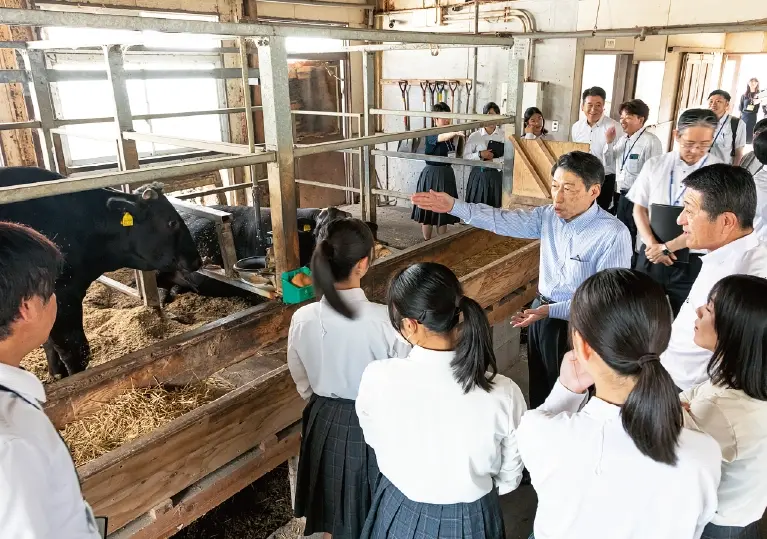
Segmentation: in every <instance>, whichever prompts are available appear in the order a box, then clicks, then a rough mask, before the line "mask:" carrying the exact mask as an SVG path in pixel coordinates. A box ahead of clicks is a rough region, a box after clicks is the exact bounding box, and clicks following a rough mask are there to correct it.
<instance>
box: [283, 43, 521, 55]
mask: <svg viewBox="0 0 767 539" xmlns="http://www.w3.org/2000/svg"><path fill="white" fill-rule="evenodd" d="M497 46H498V45H480V47H497ZM467 47H469V45H456V44H454V43H443V44H441V45H434V44H432V43H381V44H376V45H347V46H344V47H338V49H336V50H338V51H342V52H382V51H423V50H440V49H465V48H467ZM507 47H511V45H509V44H506V45H504V48H507ZM297 54H300V53H297Z"/></svg>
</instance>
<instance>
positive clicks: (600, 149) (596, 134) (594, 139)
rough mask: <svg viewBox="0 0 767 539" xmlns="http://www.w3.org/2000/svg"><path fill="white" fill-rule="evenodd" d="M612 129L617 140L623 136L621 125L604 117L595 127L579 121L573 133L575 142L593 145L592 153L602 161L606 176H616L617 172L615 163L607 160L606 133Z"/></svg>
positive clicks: (584, 121)
mask: <svg viewBox="0 0 767 539" xmlns="http://www.w3.org/2000/svg"><path fill="white" fill-rule="evenodd" d="M610 127H614V128H615V138H616V139H619V138H621V137H622V136H623V128H622V127H621V124H619V123H618V122H616V121H615V120H613V119H612V118H610V117H609V116H602V117H601V118H600V119H599V121H598V122H597V123H596V124H594V127H591V126H590V125H589V123H588V122H587V121H586V120H585V119H583V120H579V121H578V122H576V123H574V124H573V128H572V132H571V134H572V139H573V142H582V143H584V144H591V150H590V153H591V154H592V155H595V156H596V157H598V158H599V160H600V161H602V164H603V165H604V166H605V175H607V174H615V172H616V169H615V163H614V161H613V160H609V161H608V160H605V146H607V135H606V132H607V130H608V129H609V128H610Z"/></svg>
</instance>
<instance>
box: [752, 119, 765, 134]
mask: <svg viewBox="0 0 767 539" xmlns="http://www.w3.org/2000/svg"><path fill="white" fill-rule="evenodd" d="M764 131H767V118H762V119H761V120H759V121H758V122H756V124H754V136H755V137H756V136H758V135H759V133H762V132H764Z"/></svg>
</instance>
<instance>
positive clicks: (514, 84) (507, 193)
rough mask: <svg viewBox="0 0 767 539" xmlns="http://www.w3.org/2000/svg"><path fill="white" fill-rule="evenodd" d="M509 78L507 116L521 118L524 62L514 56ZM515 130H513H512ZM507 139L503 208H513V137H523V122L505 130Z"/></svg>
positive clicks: (504, 150)
mask: <svg viewBox="0 0 767 539" xmlns="http://www.w3.org/2000/svg"><path fill="white" fill-rule="evenodd" d="M509 56H510V57H511V58H510V59H509V70H508V73H509V75H508V76H509V78H508V82H507V84H506V95H505V96H504V97H505V98H506V110H505V112H506V114H509V115H515V116H517V117H519V116H521V115H520V114H518V112H520V111H521V109H522V93H523V88H524V73H525V63H524V60H515V59H514V58H513V55H509ZM512 128H513V129H512ZM503 129H504V130H505V135H506V136H505V137H504V138H503V168H502V169H501V207H503V208H509V207H510V206H511V197H512V191H513V189H514V159H515V158H516V155H515V151H516V150H515V149H514V144H513V143H512V141H511V138H510V137H511V136H512V135H514V134H519V135H521V134H522V132H523V130H522V128H521V122H516V125H514V126H511V125H507V126H506V127H505V128H503ZM510 131H511V132H510Z"/></svg>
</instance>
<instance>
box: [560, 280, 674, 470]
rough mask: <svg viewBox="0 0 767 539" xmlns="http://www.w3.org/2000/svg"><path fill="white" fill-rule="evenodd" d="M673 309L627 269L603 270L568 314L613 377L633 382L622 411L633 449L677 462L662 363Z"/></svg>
mask: <svg viewBox="0 0 767 539" xmlns="http://www.w3.org/2000/svg"><path fill="white" fill-rule="evenodd" d="M671 323H672V316H671V307H670V305H669V303H668V300H667V299H666V295H665V293H664V292H663V289H662V288H661V287H660V285H658V284H656V283H655V282H654V281H653V280H652V279H651V278H650V277H649V276H647V275H645V274H644V273H640V272H638V271H632V270H627V269H610V270H604V271H601V272H599V273H597V274H596V275H593V276H591V277H590V278H588V279H587V280H586V281H584V282H583V284H581V286H580V287H578V290H577V291H576V292H575V296H574V297H573V301H572V306H571V311H570V327H571V330H572V331H577V332H578V333H579V334H580V336H581V337H582V338H583V340H584V341H586V342H587V343H588V344H589V346H590V347H591V348H593V349H594V351H595V352H596V353H597V354H599V357H601V358H602V360H603V361H604V362H605V364H606V365H607V366H608V367H610V369H612V370H613V371H614V372H615V373H616V374H617V375H619V376H622V377H631V378H633V379H634V383H635V385H634V388H633V389H632V390H631V393H629V395H628V398H627V399H626V402H625V403H624V404H623V407H622V409H621V418H622V421H623V428H624V429H625V430H626V432H627V433H628V435H629V436H630V437H631V439H632V440H633V442H634V444H635V445H636V447H637V449H639V451H640V452H641V453H642V454H643V455H646V456H648V457H650V458H651V459H653V460H655V461H657V462H662V463H664V464H670V465H673V464H676V461H677V455H676V447H677V444H678V442H679V435H680V433H681V432H682V424H683V416H682V405H681V402H680V400H679V393H678V391H677V389H676V386H675V385H674V381H673V380H672V379H671V376H670V375H669V374H668V372H667V371H666V369H665V368H664V367H663V365H661V363H660V353H661V352H663V351H664V350H665V349H666V347H667V346H668V342H669V339H670V338H671Z"/></svg>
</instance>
